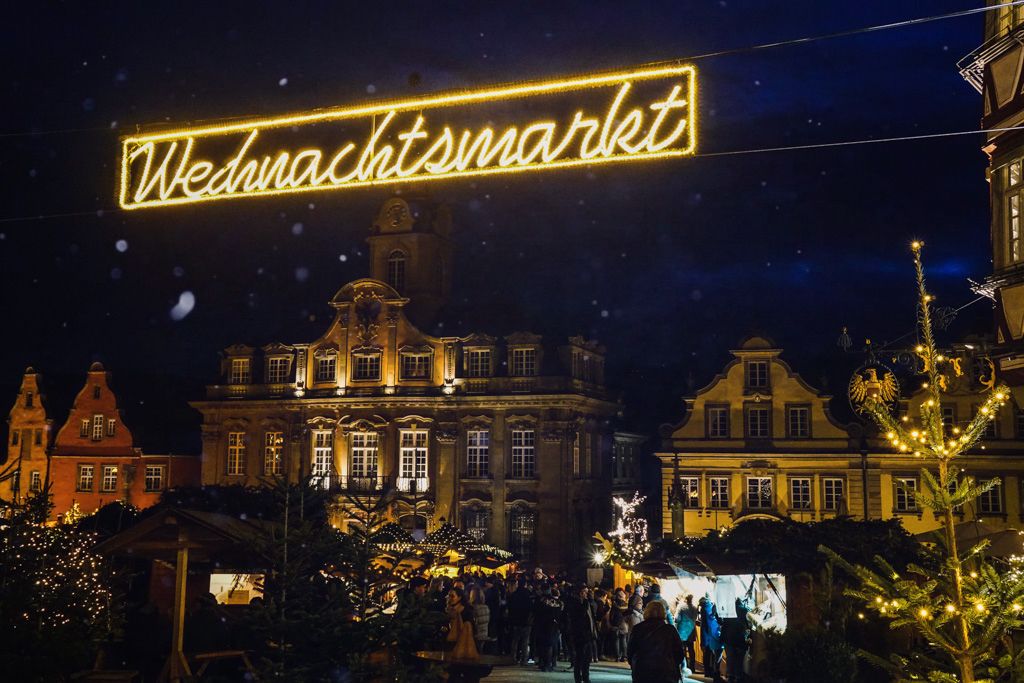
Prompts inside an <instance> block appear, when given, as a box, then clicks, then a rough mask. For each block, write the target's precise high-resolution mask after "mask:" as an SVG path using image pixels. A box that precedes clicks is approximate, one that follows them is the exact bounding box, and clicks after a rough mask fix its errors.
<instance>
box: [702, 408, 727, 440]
mask: <svg viewBox="0 0 1024 683" xmlns="http://www.w3.org/2000/svg"><path fill="white" fill-rule="evenodd" d="M707 411H708V438H709V439H728V438H729V406H712V407H709V408H708V409H707Z"/></svg>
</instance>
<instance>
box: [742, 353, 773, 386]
mask: <svg viewBox="0 0 1024 683" xmlns="http://www.w3.org/2000/svg"><path fill="white" fill-rule="evenodd" d="M746 370H747V388H748V389H767V388H768V361H766V360H750V361H747V365H746Z"/></svg>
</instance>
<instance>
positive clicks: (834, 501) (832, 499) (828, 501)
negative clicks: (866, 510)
mask: <svg viewBox="0 0 1024 683" xmlns="http://www.w3.org/2000/svg"><path fill="white" fill-rule="evenodd" d="M821 484H822V488H823V491H822V493H823V494H824V504H825V509H826V510H831V511H833V512H834V511H836V510H838V509H839V506H840V504H841V503H842V502H843V498H844V496H845V495H846V482H845V481H844V480H843V479H840V478H839V477H825V478H824V479H822V480H821Z"/></svg>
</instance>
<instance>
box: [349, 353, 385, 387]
mask: <svg viewBox="0 0 1024 683" xmlns="http://www.w3.org/2000/svg"><path fill="white" fill-rule="evenodd" d="M352 379H362V380H376V379H380V352H379V351H375V352H371V353H354V354H352Z"/></svg>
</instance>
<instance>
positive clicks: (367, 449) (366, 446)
mask: <svg viewBox="0 0 1024 683" xmlns="http://www.w3.org/2000/svg"><path fill="white" fill-rule="evenodd" d="M349 443H350V445H349V477H350V478H354V479H369V480H373V482H374V486H376V479H377V473H378V466H379V461H378V453H379V451H378V447H379V443H380V435H379V434H378V433H377V432H369V431H367V432H352V434H351V436H350V440H349Z"/></svg>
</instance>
